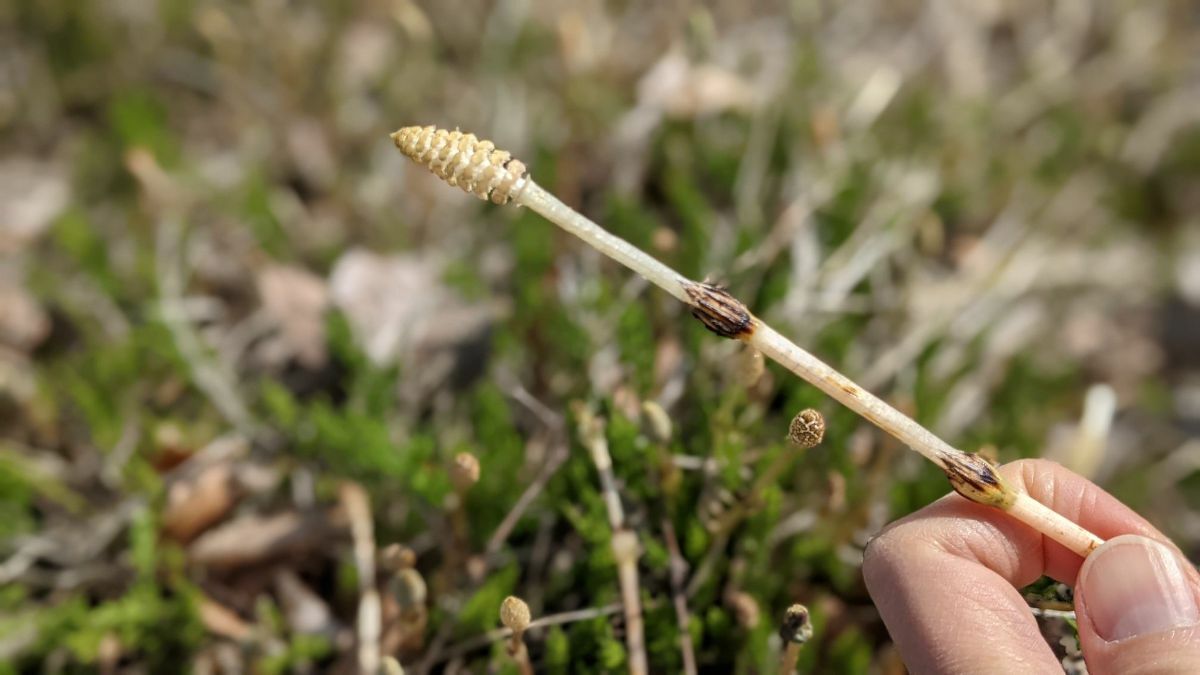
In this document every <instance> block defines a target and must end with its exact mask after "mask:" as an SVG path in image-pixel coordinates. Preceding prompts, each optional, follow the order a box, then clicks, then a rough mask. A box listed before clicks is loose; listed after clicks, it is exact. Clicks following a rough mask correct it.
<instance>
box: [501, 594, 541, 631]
mask: <svg viewBox="0 0 1200 675" xmlns="http://www.w3.org/2000/svg"><path fill="white" fill-rule="evenodd" d="M532 620H533V617H532V615H530V613H529V605H527V604H525V601H524V600H522V599H520V598H518V597H517V596H515V595H510V596H508V597H507V598H505V599H504V602H503V603H501V604H500V623H502V624H504V627H505V628H508V629H509V630H511V631H512V632H513V636H514V637H515V636H519V635H520V634H521V633H524V632H525V629H526V628H528V627H529V623H530V622H531V621H532Z"/></svg>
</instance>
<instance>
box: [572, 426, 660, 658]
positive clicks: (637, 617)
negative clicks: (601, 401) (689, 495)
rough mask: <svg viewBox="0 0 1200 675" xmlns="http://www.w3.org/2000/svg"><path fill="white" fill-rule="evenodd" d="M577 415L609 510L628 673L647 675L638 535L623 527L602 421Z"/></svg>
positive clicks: (584, 442) (622, 511) (623, 518)
mask: <svg viewBox="0 0 1200 675" xmlns="http://www.w3.org/2000/svg"><path fill="white" fill-rule="evenodd" d="M578 415H579V435H580V436H581V437H582V440H583V444H584V445H585V446H587V449H588V453H589V454H591V456H592V462H593V463H594V464H595V465H596V472H597V473H599V474H600V487H601V493H602V495H603V497H604V507H605V509H607V510H608V524H609V525H611V526H612V533H613V534H612V550H613V557H614V558H615V559H616V561H617V582H618V583H619V584H620V586H621V604H622V605H624V607H625V646H626V648H627V649H628V651H629V672H630V673H631V675H646V673H648V672H649V669H648V665H647V661H646V632H645V630H644V628H643V625H642V599H641V596H640V595H639V592H638V586H639V584H638V568H637V558H638V539H637V535H636V534H634V533H633V531H632V530H630V529H629V528H628V527H626V526H625V509H623V508H622V507H621V496H620V495H619V494H617V482H616V479H615V478H614V477H613V470H612V455H610V454H609V452H608V439H607V438H605V436H604V421H603V420H601V419H599V418H597V417H596V416H595V415H593V414H592V412H591V411H590V410H587V409H586V408H584V407H582V406H581V407H580V409H579V411H578Z"/></svg>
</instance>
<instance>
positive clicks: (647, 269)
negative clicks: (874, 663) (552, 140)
mask: <svg viewBox="0 0 1200 675" xmlns="http://www.w3.org/2000/svg"><path fill="white" fill-rule="evenodd" d="M392 138H393V139H394V140H395V141H396V147H398V148H400V150H401V151H402V152H404V154H406V155H408V156H409V157H411V158H412V159H413V160H415V161H417V162H419V163H421V164H423V165H425V166H426V167H428V168H429V169H430V170H431V171H433V172H434V173H435V174H437V175H438V176H440V177H442V178H443V179H445V180H446V182H448V183H450V184H451V185H457V186H459V187H461V188H462V189H463V190H465V191H467V192H470V193H472V194H475V195H476V196H478V197H480V198H482V199H486V198H487V197H488V196H489V195H490V196H491V198H492V201H494V202H496V203H499V204H503V203H505V202H507V201H508V200H509V199H511V200H512V201H513V202H515V203H517V204H519V205H521V206H527V207H529V208H530V209H532V210H533V211H535V212H537V213H538V214H540V215H542V216H543V217H545V218H546V219H547V220H549V221H550V222H552V223H554V224H555V225H558V226H559V227H561V228H562V229H564V230H566V231H567V232H570V233H571V234H574V235H575V236H577V237H579V238H580V239H582V240H584V241H585V242H587V243H588V244H590V245H591V246H592V247H593V248H595V249H596V250H598V251H600V252H601V253H603V254H604V255H607V256H608V257H610V258H612V259H613V260H616V261H617V262H619V263H621V264H622V265H625V266H626V267H628V268H629V269H631V270H633V271H634V272H636V273H638V274H640V275H642V276H643V277H645V278H646V279H647V280H648V281H650V282H651V283H653V284H654V285H656V286H658V287H659V288H662V289H663V290H665V291H666V292H667V293H670V294H671V295H673V296H674V297H675V298H676V299H678V300H679V301H680V302H683V303H685V304H687V305H688V306H689V307H691V309H692V314H693V315H695V316H696V317H697V318H698V319H700V321H701V322H703V323H704V325H705V326H706V327H707V328H708V329H709V330H711V331H713V332H714V333H716V334H717V335H720V336H721V337H727V338H733V339H738V340H742V341H744V342H746V343H747V344H749V345H750V346H752V347H754V348H756V349H758V350H759V351H761V352H762V353H763V354H764V355H765V356H767V357H770V358H771V359H773V360H775V361H776V362H778V363H779V364H780V365H782V366H783V367H785V368H787V369H788V370H790V371H792V372H793V373H795V374H796V375H798V376H800V377H801V378H803V379H804V380H807V381H808V382H809V383H811V384H812V385H813V386H815V387H817V388H818V389H820V390H821V391H823V392H825V393H826V394H829V395H830V396H831V397H833V398H834V399H835V400H837V401H838V402H839V403H841V404H842V405H844V406H846V407H847V408H850V409H851V410H853V411H854V412H856V413H858V414H859V415H861V416H862V417H864V418H866V419H867V420H869V421H870V422H871V423H873V424H875V425H876V426H878V427H879V428H880V429H883V430H884V431H886V432H888V433H889V434H891V435H892V436H895V437H896V438H897V439H898V440H899V441H900V442H902V443H904V444H905V445H906V446H908V447H910V448H912V449H913V450H915V451H916V452H918V453H920V454H921V455H923V456H924V457H926V458H927V459H929V460H930V461H931V462H933V463H934V464H936V465H937V466H938V468H940V469H941V470H942V471H943V472H944V473H945V474H946V477H947V478H948V479H949V480H950V484H951V486H953V488H954V489H955V491H957V492H958V493H959V494H961V495H963V496H964V497H966V498H968V499H970V500H971V501H974V502H977V503H980V504H985V505H987V506H992V507H995V508H998V509H1001V510H1003V511H1006V512H1008V513H1010V514H1012V516H1013V517H1015V518H1017V519H1018V520H1020V521H1022V522H1024V523H1026V524H1027V525H1029V526H1031V527H1033V528H1034V529H1036V530H1038V531H1039V532H1041V533H1042V534H1044V535H1046V536H1048V537H1050V538H1051V539H1054V540H1055V541H1058V542H1059V543H1061V544H1063V545H1064V546H1066V547H1067V548H1069V549H1071V550H1072V551H1074V552H1075V553H1077V554H1078V555H1080V556H1082V557H1087V555H1088V554H1089V553H1091V552H1092V551H1093V550H1094V549H1095V548H1096V547H1097V546H1099V545H1100V544H1102V543H1104V542H1103V540H1102V539H1100V538H1099V537H1097V536H1096V535H1094V534H1092V533H1091V532H1088V531H1087V530H1086V529H1084V528H1083V527H1081V526H1080V525H1078V524H1076V523H1073V522H1071V521H1070V520H1067V519H1066V518H1065V517H1063V516H1062V515H1060V514H1059V513H1057V512H1055V511H1053V510H1051V509H1049V508H1047V507H1046V506H1044V505H1042V504H1040V503H1038V502H1037V501H1035V500H1034V499H1032V498H1031V497H1029V496H1028V495H1025V494H1023V493H1020V492H1018V491H1017V490H1015V489H1013V488H1012V487H1011V486H1009V485H1008V484H1007V483H1005V482H1004V481H1003V479H1002V478H1001V477H1000V474H999V473H997V472H996V470H995V467H993V466H992V465H991V464H989V463H988V462H987V461H986V460H984V459H983V458H981V457H979V456H977V455H972V454H969V453H965V452H963V451H961V450H958V449H957V448H954V447H953V446H951V445H950V444H949V443H946V442H945V441H943V440H942V439H940V438H938V437H937V436H936V435H934V433H933V432H931V431H929V430H928V429H926V428H925V427H923V426H921V425H920V424H919V423H917V422H916V420H913V419H912V418H911V417H909V416H908V415H905V414H904V413H902V412H900V411H899V410H897V409H896V408H894V407H892V406H890V405H888V404H887V403H886V402H884V401H883V400H882V399H880V398H878V397H877V396H875V395H873V394H871V393H870V392H868V391H866V390H865V389H863V388H862V387H859V386H858V385H857V384H855V383H854V381H853V380H851V379H850V378H848V377H846V376H845V375H843V374H841V373H839V372H838V371H837V370H834V369H833V368H832V367H831V366H829V365H828V364H826V363H825V362H824V361H822V360H820V359H818V358H817V357H816V356H814V355H812V354H811V353H809V352H808V351H806V350H805V349H803V348H801V347H800V346H799V345H797V344H796V343H794V342H792V341H791V340H789V339H787V338H786V337H784V336H783V335H781V334H780V333H779V332H778V331H776V330H775V329H773V328H771V327H770V326H769V325H767V324H766V323H765V322H763V321H762V320H761V319H758V318H757V317H755V316H754V315H753V314H751V313H750V311H749V310H748V309H747V308H746V307H745V305H743V304H742V303H741V302H740V301H739V300H737V299H736V298H734V297H733V296H732V295H730V294H729V293H728V292H727V291H725V290H724V289H723V288H720V287H717V286H713V285H711V284H708V283H701V282H696V281H692V280H690V279H688V278H687V277H684V276H682V275H680V274H679V273H678V272H676V271H675V270H673V269H671V268H670V267H668V266H667V265H665V264H663V263H661V262H659V261H658V260H656V259H655V258H654V257H652V256H650V255H649V254H648V253H646V252H645V251H642V250H641V249H639V248H637V247H636V246H634V245H633V244H630V243H629V242H627V241H625V240H624V239H621V238H620V237H617V236H615V235H613V234H611V233H610V232H608V231H607V230H605V229H604V228H602V227H600V226H599V225H597V224H596V223H595V222H593V221H592V220H590V219H588V218H587V217H585V216H583V215H582V214H580V213H578V212H577V211H575V210H574V209H572V208H571V207H569V206H567V205H566V204H564V203H562V201H560V200H559V199H558V198H557V197H555V196H554V195H552V194H550V193H549V192H547V191H546V190H544V189H543V188H542V187H541V186H540V185H538V184H537V183H535V182H534V181H533V179H531V178H528V177H526V176H525V165H524V164H521V163H520V162H518V161H516V160H514V159H512V157H511V156H510V155H509V154H508V153H506V152H501V151H498V150H496V149H495V146H494V145H493V144H492V143H491V142H489V141H480V140H478V139H477V138H476V137H475V136H474V135H472V134H462V133H461V132H458V131H453V132H450V131H445V130H439V129H435V128H434V127H405V128H404V129H401V130H400V131H397V132H396V133H395V134H392Z"/></svg>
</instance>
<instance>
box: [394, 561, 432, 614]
mask: <svg viewBox="0 0 1200 675" xmlns="http://www.w3.org/2000/svg"><path fill="white" fill-rule="evenodd" d="M388 591H389V592H391V594H392V597H394V598H395V599H396V604H397V605H399V606H400V611H401V612H405V613H407V612H412V611H418V610H419V609H421V608H424V607H425V601H426V599H427V598H428V597H429V589H428V588H427V587H426V585H425V577H422V576H421V573H420V572H418V571H416V570H414V569H412V568H407V569H402V570H400V571H399V572H398V573H397V574H396V576H395V577H393V578H392V580H391V581H390V582H389V583H388Z"/></svg>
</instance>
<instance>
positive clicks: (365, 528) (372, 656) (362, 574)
mask: <svg viewBox="0 0 1200 675" xmlns="http://www.w3.org/2000/svg"><path fill="white" fill-rule="evenodd" d="M340 492H341V501H342V508H344V509H345V510H346V518H347V520H349V521H350V535H351V537H352V538H353V541H354V567H355V569H356V570H357V572H358V670H359V672H360V673H363V674H364V675H374V674H375V673H377V672H379V665H380V654H379V639H380V636H381V634H382V632H383V628H382V621H383V618H382V609H381V606H380V600H379V590H378V589H376V587H375V533H374V525H373V524H372V520H371V503H370V501H369V500H368V498H367V492H366V490H364V489H362V487H361V486H359V485H356V484H354V483H344V484H342V487H341V491H340Z"/></svg>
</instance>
